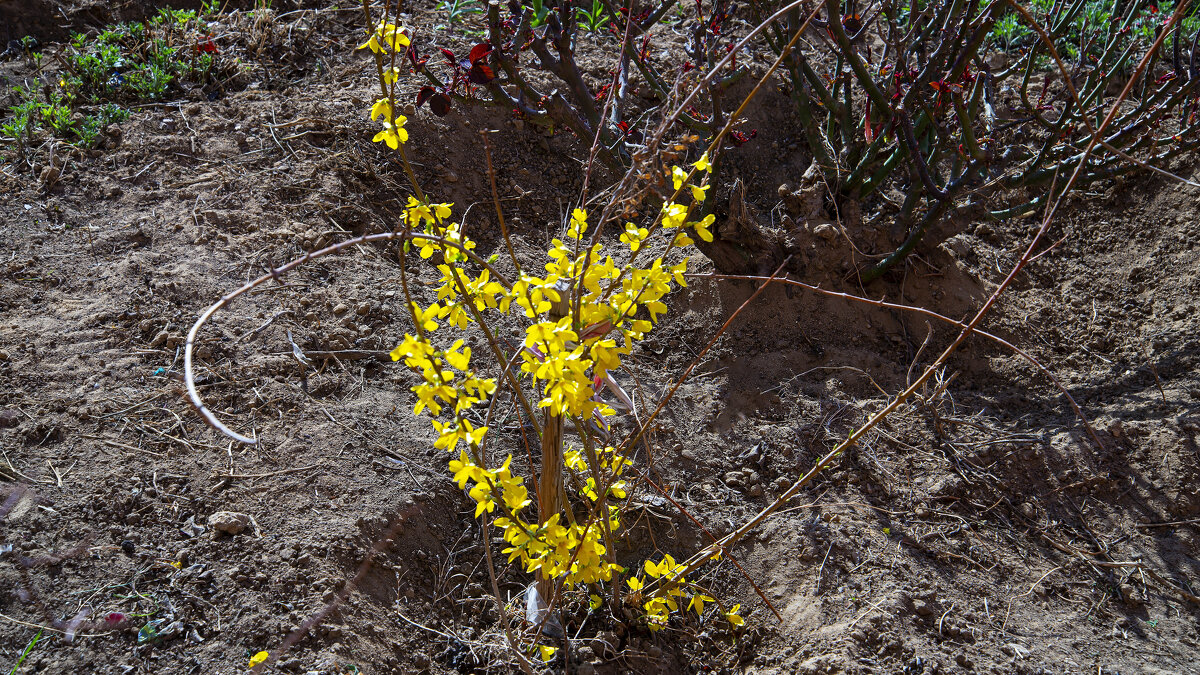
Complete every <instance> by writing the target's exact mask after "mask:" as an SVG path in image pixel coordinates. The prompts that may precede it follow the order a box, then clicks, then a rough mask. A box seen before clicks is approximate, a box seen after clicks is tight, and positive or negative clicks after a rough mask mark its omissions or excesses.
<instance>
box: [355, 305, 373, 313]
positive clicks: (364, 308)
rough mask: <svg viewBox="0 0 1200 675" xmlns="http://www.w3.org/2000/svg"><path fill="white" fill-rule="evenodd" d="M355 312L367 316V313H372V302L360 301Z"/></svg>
mask: <svg viewBox="0 0 1200 675" xmlns="http://www.w3.org/2000/svg"><path fill="white" fill-rule="evenodd" d="M354 313H355V314H357V315H359V316H366V315H368V314H370V313H371V303H369V302H360V303H358V307H355V308H354Z"/></svg>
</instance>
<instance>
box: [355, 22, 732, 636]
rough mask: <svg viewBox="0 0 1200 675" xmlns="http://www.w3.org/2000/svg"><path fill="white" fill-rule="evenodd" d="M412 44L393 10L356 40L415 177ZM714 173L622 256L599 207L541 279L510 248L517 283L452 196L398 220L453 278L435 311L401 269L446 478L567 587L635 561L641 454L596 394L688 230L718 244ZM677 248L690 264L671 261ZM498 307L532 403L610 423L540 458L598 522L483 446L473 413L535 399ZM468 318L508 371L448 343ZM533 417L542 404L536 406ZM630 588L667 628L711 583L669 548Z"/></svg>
mask: <svg viewBox="0 0 1200 675" xmlns="http://www.w3.org/2000/svg"><path fill="white" fill-rule="evenodd" d="M368 16H369V15H368ZM410 44H411V36H410V33H409V31H408V29H406V28H404V27H402V26H398V25H396V24H394V23H390V22H388V21H387V20H384V21H380V22H378V23H375V24H374V26H373V28H372V29H371V30H370V32H369V36H368V39H367V41H366V42H365V43H364V44H363V45H362V46H361V47H360V49H368V50H370V51H371V52H372V53H373V55H374V57H375V61H376V64H377V66H378V74H379V80H380V81H379V84H380V90H381V92H382V93H383V95H382V96H381V97H380V98H379V99H378V100H376V101H375V102H374V104H373V105H372V106H371V109H370V111H369V114H370V117H371V119H372V120H380V121H381V123H382V129H381V130H380V131H379V133H378V134H376V135H375V137H374V141H375V142H380V143H384V144H386V145H387V146H388V147H389V148H391V149H393V150H397V151H399V152H400V153H401V159H402V160H403V162H404V164H405V166H406V168H408V170H409V171H410V172H411V169H410V168H409V167H408V162H407V158H406V157H405V155H404V144H405V143H407V142H408V140H409V134H408V131H407V130H406V129H405V128H404V124H405V122H406V119H405V117H404V116H403V115H400V114H398V113H397V112H396V104H395V101H396V96H395V88H396V84H397V81H398V79H399V72H398V69H397V68H396V67H395V65H394V64H395V63H396V62H397V60H398V57H402V56H403V55H404V52H405V51H406V50H407V49H408V48H409V47H410ZM710 171H711V166H710V165H709V162H708V156H707V154H705V155H704V156H702V157H701V158H700V160H699V161H697V162H695V163H694V164H693V165H692V170H690V171H685V170H684V169H682V168H680V167H674V168H673V170H672V173H671V180H672V183H673V185H674V188H675V198H676V199H677V198H678V197H679V196H680V195H686V196H688V197H690V200H689V202H688V203H680V202H678V201H675V200H668V201H667V202H666V203H665V205H664V206H663V208H662V211H661V213H660V214H658V217H657V218H656V219H655V220H654V222H652V223H651V224H650V225H649V226H648V227H639V226H638V225H636V224H634V223H627V224H626V225H625V226H624V231H623V233H622V234H621V235H620V241H621V242H622V244H624V248H623V249H622V250H620V251H616V252H606V251H605V249H604V246H603V244H600V243H598V242H596V241H595V237H594V236H588V237H585V234H586V233H587V231H588V227H589V225H588V214H587V212H586V211H584V210H583V209H575V210H574V211H573V212H572V214H571V218H570V222H569V223H568V224H567V227H566V234H565V239H554V241H553V243H552V244H551V246H550V248H549V250H548V251H547V253H546V256H547V260H546V262H545V264H544V266H543V269H544V270H545V274H544V275H542V276H534V275H532V274H530V273H529V272H528V269H529V268H527V267H525V268H523V267H522V265H521V264H520V262H519V261H518V260H515V259H514V260H513V266H514V268H515V269H516V270H517V276H516V278H514V279H508V278H506V277H505V276H504V275H503V274H501V273H500V272H498V271H497V270H496V269H495V268H494V267H493V266H492V263H493V262H495V259H496V256H493V257H492V259H490V260H484V259H482V258H481V257H480V256H479V255H477V254H476V253H475V248H476V246H475V242H474V241H472V240H471V239H470V238H469V237H467V236H466V235H464V234H463V231H462V225H461V223H456V222H453V220H452V206H453V205H452V204H443V203H435V202H432V201H430V200H429V199H428V198H427V197H425V196H424V195H421V194H420V190H419V189H417V190H415V191H416V192H417V193H418V196H416V197H409V198H408V202H407V206H406V217H405V222H404V223H403V224H402V226H403V228H404V229H405V230H406V231H408V232H410V233H413V236H412V237H410V238H409V241H410V242H411V246H410V245H409V243H408V242H406V243H405V245H404V253H405V254H408V253H410V252H411V251H413V250H415V251H416V252H417V254H418V255H419V256H420V257H421V258H423V259H426V260H429V261H430V263H431V264H433V265H435V266H436V269H437V270H438V272H440V274H441V278H440V281H439V283H438V286H437V301H436V302H434V303H433V304H430V305H428V306H422V305H421V304H419V303H417V302H414V301H413V300H412V298H411V295H409V294H408V286H407V282H406V281H404V279H403V277H402V283H403V285H404V288H405V293H406V296H407V297H408V298H409V300H408V306H409V311H410V314H411V317H412V320H413V326H414V329H415V330H414V333H412V334H406V335H405V336H404V339H403V341H401V343H400V344H399V345H398V346H397V347H396V348H395V349H394V350H393V351H392V353H391V356H392V359H393V360H394V361H403V362H404V364H405V365H406V366H408V367H409V368H411V369H412V370H413V371H414V372H416V373H418V374H419V375H420V377H421V382H420V383H418V384H416V385H415V386H413V387H412V390H413V392H414V393H415V394H416V397H417V403H416V406H415V407H414V409H413V414H415V415H420V414H422V413H424V414H428V415H429V417H430V418H431V422H432V425H433V428H434V429H435V430H436V432H437V440H436V441H435V443H434V445H435V446H436V447H438V448H441V449H443V450H445V451H446V452H447V453H449V454H450V456H451V459H450V462H449V470H450V473H451V474H452V475H453V477H454V481H455V482H456V483H457V484H458V486H459V487H460V488H462V489H464V490H467V491H468V494H469V495H470V497H471V498H472V499H473V500H474V501H475V504H476V506H475V517H477V518H484V519H489V518H490V519H491V522H492V524H493V525H494V526H495V527H497V528H500V529H501V530H502V531H503V537H504V541H505V542H506V543H507V547H506V548H505V549H504V550H503V552H504V553H505V554H507V556H508V560H509V562H518V561H519V563H520V565H521V567H522V568H523V569H524V570H525V571H526V572H527V573H531V574H536V575H538V576H539V578H541V579H548V580H553V581H556V582H559V583H561V584H562V585H563V586H564V587H565V588H567V589H573V588H576V587H578V586H580V585H587V586H589V587H597V586H602V585H604V584H606V583H607V584H609V585H610V586H611V582H612V581H613V577H614V574H621V573H623V572H625V570H624V569H623V568H622V567H621V566H620V565H618V564H617V563H616V562H615V561H614V557H613V550H612V540H613V536H615V535H616V534H617V533H619V532H620V530H621V527H622V502H621V500H622V499H624V498H625V496H626V490H627V488H628V486H627V484H626V481H625V479H624V475H625V471H626V469H627V468H628V467H630V466H631V465H632V461H631V460H630V459H629V458H628V457H627V456H626V454H625V450H626V448H625V447H623V446H622V445H621V444H616V445H613V444H610V443H609V442H608V440H609V434H608V430H609V428H610V425H609V423H608V420H609V419H610V418H611V417H613V416H614V415H615V414H616V410H614V408H613V407H612V406H610V405H608V404H606V403H605V402H604V401H603V400H602V399H601V398H600V396H599V395H598V392H597V390H598V389H599V388H600V387H601V386H603V385H605V384H609V385H610V386H612V387H613V388H614V390H617V389H619V388H618V387H617V386H616V385H615V382H613V380H612V379H611V378H610V377H609V375H608V374H609V372H610V371H614V370H616V369H618V368H620V367H621V364H622V359H623V357H626V356H628V355H629V354H630V352H631V350H632V348H633V345H634V344H635V343H636V342H637V341H639V340H641V339H642V338H643V337H645V335H646V333H647V332H649V331H650V330H651V329H652V328H653V327H654V325H655V323H656V322H657V321H658V320H659V318H660V317H661V316H662V315H663V314H664V313H665V312H666V311H667V306H666V304H665V303H664V302H663V300H664V298H665V297H666V296H667V294H668V293H669V292H671V290H672V289H673V288H675V287H677V286H686V283H685V280H684V272H685V271H686V269H687V263H688V258H687V257H681V256H680V255H679V254H680V252H681V250H682V249H684V248H685V247H687V246H689V245H691V244H692V243H693V242H692V239H691V236H690V235H692V234H695V235H696V236H699V237H701V238H702V239H704V240H706V241H711V240H712V234H711V233H710V231H709V228H710V227H711V226H712V224H713V216H711V215H710V216H707V217H705V218H703V219H701V220H698V221H690V220H689V219H688V218H689V215H690V213H691V212H692V211H693V210H694V207H696V206H698V205H699V204H700V203H701V202H702V201H703V200H704V198H705V194H706V191H707V190H708V188H709V186H708V185H707V184H706V182H705V183H701V184H696V183H693V182H692V179H693V178H694V177H695V176H697V175H700V176H703V177H704V178H705V179H706V178H707V175H708V172H710ZM411 176H412V174H411V173H410V177H411ZM414 184H415V181H414ZM663 229H668V230H673V231H674V234H673V235H672V236H671V237H670V239H669V241H667V243H666V246H665V249H664V250H663V252H662V253H661V255H659V256H657V257H655V258H654V259H653V260H648V259H645V258H646V256H645V254H646V253H647V252H648V251H649V246H648V242H649V240H650V239H651V237H653V236H654V235H655V234H656V233H658V232H660V231H661V230H663ZM510 250H511V249H510ZM672 257H676V258H681V259H679V261H678V262H675V263H673V264H672V263H669V262H667V260H668V259H669V258H672ZM401 274H402V275H403V270H402V271H401ZM567 307H569V309H564V308H567ZM489 313H495V314H502V315H510V316H513V315H516V316H518V317H519V316H522V315H523V316H524V317H525V319H527V320H528V322H527V325H526V328H525V338H524V342H523V344H522V346H521V352H520V359H521V361H520V369H519V370H520V373H521V375H523V376H524V378H523V379H526V380H527V382H528V386H529V387H530V388H531V391H532V392H533V396H532V398H531V399H530V400H531V401H535V402H536V407H537V408H540V409H542V410H543V412H544V414H546V415H550V416H557V417H559V418H571V419H573V420H575V421H576V428H577V429H580V430H584V429H587V428H593V429H597V430H599V432H598V433H596V434H589V433H586V432H583V431H581V439H582V441H583V445H584V447H583V448H581V449H577V448H573V447H572V448H567V449H566V450H565V451H564V452H563V455H562V456H563V458H564V466H563V467H542V470H543V471H550V470H562V471H565V472H566V473H567V474H569V475H571V476H572V477H573V478H574V480H573V481H572V482H571V484H573V485H576V486H577V492H578V494H579V497H580V498H581V499H582V500H583V501H584V503H585V504H586V505H587V507H588V509H587V510H588V513H589V515H588V517H587V518H586V520H582V521H580V520H577V519H576V518H575V516H574V513H573V512H572V510H571V509H570V508H569V507H568V508H567V509H566V510H565V511H559V510H557V509H552V508H547V509H545V510H553V511H554V512H552V513H534V511H536V510H537V509H536V507H535V508H534V509H531V508H530V507H531V506H533V505H534V503H535V499H534V497H535V496H534V495H531V493H530V490H529V489H528V488H527V487H526V479H525V477H523V476H520V475H517V474H514V473H513V470H512V456H511V455H509V456H508V457H507V458H505V460H504V461H503V462H501V463H500V464H499V466H495V465H494V463H493V464H492V465H489V463H488V462H487V460H486V456H485V454H484V453H483V451H482V446H483V445H484V443H485V438H486V436H487V434H488V431H489V428H488V427H487V426H486V425H482V424H479V425H477V424H474V423H472V422H471V421H470V419H469V415H468V413H470V412H471V411H472V410H473V409H475V408H477V407H479V406H481V405H483V406H484V407H486V404H488V403H489V401H490V399H491V397H493V396H494V395H497V394H498V390H499V389H500V388H501V386H502V384H503V385H505V386H511V387H512V388H513V389H514V390H515V391H517V394H518V395H519V396H523V393H522V391H523V390H520V382H519V381H518V379H519V378H518V376H516V375H515V374H514V373H513V369H510V368H508V367H507V364H508V360H506V359H505V358H504V355H503V354H502V353H501V352H500V350H499V347H498V345H497V343H496V341H495V340H494V338H493V332H492V331H491V329H490V325H489V323H488V319H487V316H488V314H489ZM472 325H475V326H477V327H478V328H479V329H480V330H481V331H482V332H483V333H484V335H485V336H486V337H487V339H488V343H489V345H490V347H491V350H492V352H493V354H492V356H494V357H495V358H496V360H497V366H498V368H497V369H498V370H499V371H500V372H501V373H505V374H506V375H505V377H508V378H509V379H508V380H507V381H505V382H501V381H498V379H497V378H496V377H488V376H485V375H484V374H482V373H481V372H480V370H479V369H477V368H476V366H475V365H473V361H472V357H473V356H474V355H473V354H472V350H471V348H470V347H468V346H465V344H464V341H463V340H462V339H452V338H449V337H447V338H442V335H444V334H445V333H446V332H447V331H448V330H451V329H453V330H456V331H464V330H467V329H468V328H469V327H471V326H472ZM447 345H448V346H447ZM528 405H530V406H532V403H530V404H528ZM527 412H532V410H531V408H527ZM476 419H478V417H476ZM597 441H599V442H597ZM485 522H486V520H485ZM647 577H649V578H652V579H655V580H658V582H659V583H658V584H656V585H655V588H656V590H655V592H653V593H650V592H648V588H647V584H648V582H647V581H646V578H647ZM626 585H627V587H628V590H629V593H628V595H627V597H628V599H630V600H632V601H634V602H636V603H638V604H639V605H640V606H641V607H642V608H643V609H644V610H645V612H646V614H647V623H648V625H649V626H650V628H651V629H658V628H661V627H663V626H665V625H666V624H667V621H668V619H669V616H670V614H671V613H672V612H678V611H680V609H681V607H682V608H683V609H684V611H688V610H691V611H695V612H696V614H697V615H703V614H704V610H705V606H706V603H712V602H714V598H713V597H712V596H711V595H709V594H707V593H706V592H704V589H701V588H700V587H699V586H697V585H695V584H693V583H690V582H688V581H687V580H686V579H684V578H683V577H682V575H681V574H679V569H678V565H677V564H676V563H675V561H674V559H673V558H671V556H669V555H668V556H665V557H664V558H663V559H662V560H661V561H659V562H657V563H656V562H652V561H649V560H648V561H646V562H645V564H644V567H643V574H642V575H640V576H634V577H631V578H629V579H628V580H627V581H626ZM590 597H591V604H592V607H593V608H597V607H599V606H600V604H601V600H600V598H599V596H597V595H595V594H592V595H591V596H590ZM737 611H738V606H734V607H733V608H732V609H731V610H730V611H728V612H723V614H724V616H725V617H726V618H727V619H728V621H729V622H730V623H731V624H733V625H734V626H739V625H741V624H742V619H741V618H740V617H739V616H738V614H737ZM540 649H541V655H542V657H543V659H546V660H548V659H550V658H552V657H553V653H554V650H553V649H552V648H548V647H543V648H540Z"/></svg>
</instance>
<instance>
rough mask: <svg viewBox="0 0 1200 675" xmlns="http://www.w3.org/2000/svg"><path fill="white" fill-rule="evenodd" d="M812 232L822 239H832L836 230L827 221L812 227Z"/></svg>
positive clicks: (835, 234) (835, 235)
mask: <svg viewBox="0 0 1200 675" xmlns="http://www.w3.org/2000/svg"><path fill="white" fill-rule="evenodd" d="M813 234H815V235H817V236H818V237H820V238H822V239H824V240H825V241H833V240H834V238H836V237H837V230H835V229H834V228H833V226H832V225H830V224H829V223H821V224H820V225H818V226H816V227H815V228H813Z"/></svg>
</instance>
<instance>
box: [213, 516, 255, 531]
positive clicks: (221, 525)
mask: <svg viewBox="0 0 1200 675" xmlns="http://www.w3.org/2000/svg"><path fill="white" fill-rule="evenodd" d="M249 524H250V516H248V515H246V514H244V513H236V512H233V511H218V512H216V513H214V514H212V515H211V516H209V517H208V526H209V527H211V528H212V529H213V532H224V533H225V534H229V535H234V534H241V533H242V532H243V531H244V530H245V529H246V526H247V525H249Z"/></svg>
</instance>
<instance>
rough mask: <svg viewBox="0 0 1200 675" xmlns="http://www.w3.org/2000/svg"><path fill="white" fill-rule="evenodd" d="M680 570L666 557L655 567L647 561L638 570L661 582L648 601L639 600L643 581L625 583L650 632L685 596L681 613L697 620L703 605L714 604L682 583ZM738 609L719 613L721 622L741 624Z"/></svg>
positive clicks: (644, 584)
mask: <svg viewBox="0 0 1200 675" xmlns="http://www.w3.org/2000/svg"><path fill="white" fill-rule="evenodd" d="M682 567H683V566H682V565H680V564H679V563H677V562H675V559H674V558H672V557H671V556H670V555H669V554H668V555H666V556H663V559H662V560H660V561H659V562H657V563H655V562H651V561H649V560H647V561H646V562H645V563H644V564H643V566H642V569H643V571H644V573H645V577H649V578H652V579H659V580H661V582H662V583H661V586H660V587H659V589H658V592H657V593H655V594H654V595H651V596H649V597H643V595H644V594H643V589H645V588H646V581H645V580H644V577H642V576H636V577H631V578H630V579H628V580H627V581H626V582H625V583H626V584H628V585H629V589H630V590H631V591H632V592H633V598H634V600H635V601H638V602H641V603H642V608H643V609H645V610H646V617H647V624H648V626H649V628H650V630H660V629H662V628H664V627H665V626H666V625H667V619H668V618H669V617H670V614H671V612H678V611H679V603H680V602H682V601H683V599H684V597H685V596H687V600H688V604H687V607H686V608H685V611H693V612H695V613H696V616H698V617H699V616H703V615H704V605H705V603H709V602H715V601H716V600H715V598H713V597H712V596H711V595H708V594H706V593H705V592H704V591H703V590H702V589H700V588H699V587H697V586H695V585H694V584H692V583H691V582H689V581H688V580H687V579H685V578H684V577H683V574H682V573H680V569H681V568H682ZM741 608H742V606H741V605H734V606H733V607H732V608H730V610H729V611H728V612H722V614H723V616H724V617H725V620H726V621H728V622H729V623H730V624H731V625H733V626H734V627H737V626H741V625H742V624H744V623H745V621H744V620H743V619H742V617H741V616H740V615H739V613H738V612H739V611H740V610H741Z"/></svg>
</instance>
